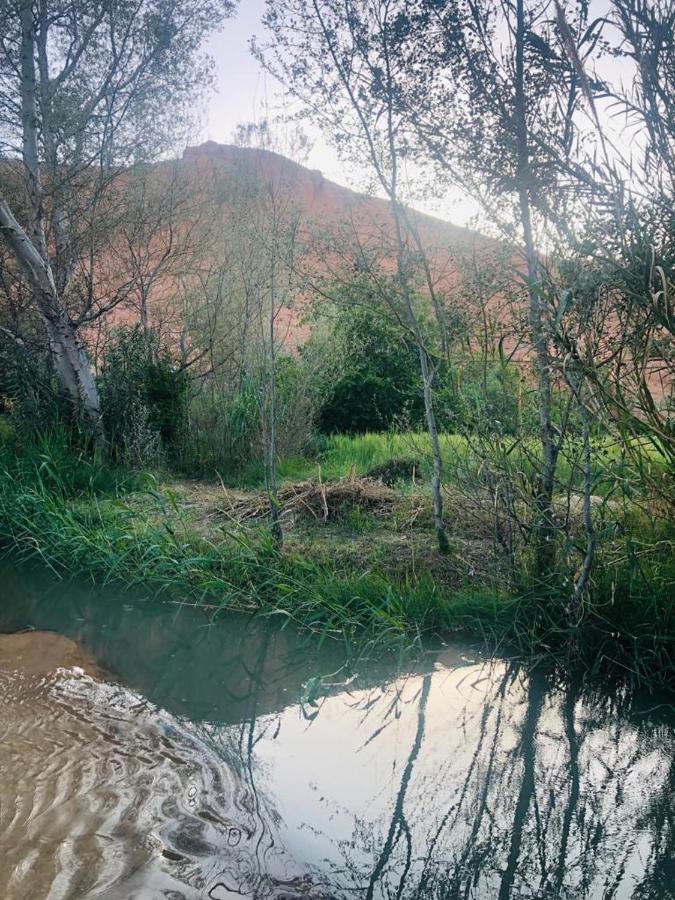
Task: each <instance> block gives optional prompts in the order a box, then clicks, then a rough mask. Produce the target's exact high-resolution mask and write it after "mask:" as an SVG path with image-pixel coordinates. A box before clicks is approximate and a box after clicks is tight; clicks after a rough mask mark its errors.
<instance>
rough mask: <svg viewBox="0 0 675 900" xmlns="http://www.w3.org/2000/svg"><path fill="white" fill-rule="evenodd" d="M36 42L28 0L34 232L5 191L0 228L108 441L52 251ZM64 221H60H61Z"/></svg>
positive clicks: (26, 150) (83, 405)
mask: <svg viewBox="0 0 675 900" xmlns="http://www.w3.org/2000/svg"><path fill="white" fill-rule="evenodd" d="M46 39H47V36H46V34H42V35H41V40H42V41H43V42H44V43H45V46H46ZM35 45H36V41H35V22H34V18H33V4H32V3H31V2H30V0H24V2H23V4H22V7H21V123H22V155H23V163H24V173H25V185H26V200H27V208H28V233H26V232H25V231H24V230H23V228H21V226H20V225H19V223H18V222H17V220H16V218H15V217H14V214H13V213H12V211H11V209H10V207H9V205H8V204H7V203H6V202H5V200H4V199H3V198H2V196H0V230H1V231H2V233H3V235H4V237H5V240H6V241H7V244H8V245H9V247H10V249H11V250H12V253H13V254H14V256H15V258H16V261H17V263H18V265H19V266H20V268H21V269H22V271H23V272H24V274H25V276H26V278H27V280H28V282H29V284H30V286H31V288H32V290H33V294H34V296H35V301H36V305H37V308H38V311H39V313H40V316H41V317H42V321H43V322H44V325H45V330H46V332H47V338H48V341H49V348H50V352H51V356H52V361H53V365H54V371H55V372H56V376H57V378H58V380H59V382H60V383H61V386H62V388H63V390H64V392H65V393H66V394H67V395H68V397H69V398H70V399H71V400H72V401H73V403H74V405H75V406H76V408H77V409H78V410H81V411H82V412H83V413H84V415H85V420H86V422H87V424H88V426H89V428H90V430H91V434H92V437H93V439H94V441H95V442H96V443H97V444H99V445H102V444H103V443H104V434H103V426H102V422H101V410H100V401H99V395H98V388H97V386H96V381H95V379H94V374H93V372H92V370H91V366H90V365H89V361H88V359H87V355H86V353H85V350H84V347H83V346H82V342H81V341H80V339H79V337H78V334H77V330H76V328H75V326H74V325H73V323H72V322H71V321H70V318H69V316H68V314H67V311H66V309H65V307H64V306H63V303H62V301H61V296H60V293H59V290H58V288H57V285H56V282H55V279H54V274H53V271H52V267H51V265H50V262H49V255H48V252H47V240H46V237H45V227H44V198H43V192H42V185H41V181H40V163H39V154H38V106H37V89H36V73H35ZM45 77H47V75H46V74H45ZM43 89H44V91H45V92H46V93H48V92H49V85H48V84H45V85H44V88H43ZM43 128H44V123H43ZM47 130H49V129H47ZM43 138H44V142H45V145H46V146H51V143H52V142H51V140H50V135H49V134H46V135H45V134H43ZM62 224H63V223H62V222H61V221H60V220H59V225H62ZM57 249H58V247H57Z"/></svg>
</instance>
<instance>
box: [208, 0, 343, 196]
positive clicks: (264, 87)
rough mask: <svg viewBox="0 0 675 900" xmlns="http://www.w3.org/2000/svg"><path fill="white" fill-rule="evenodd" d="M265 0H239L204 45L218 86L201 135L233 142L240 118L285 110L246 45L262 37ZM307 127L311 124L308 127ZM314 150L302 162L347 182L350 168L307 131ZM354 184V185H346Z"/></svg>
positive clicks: (280, 95)
mask: <svg viewBox="0 0 675 900" xmlns="http://www.w3.org/2000/svg"><path fill="white" fill-rule="evenodd" d="M264 7H265V2H264V0H240V4H239V9H238V12H237V14H236V17H235V18H233V19H230V20H229V21H228V22H227V23H226V24H225V27H224V28H223V29H222V31H220V32H218V33H216V34H214V35H213V36H212V37H211V39H210V40H209V41H208V43H207V45H206V50H207V52H208V53H209V55H210V56H211V57H212V58H213V60H214V62H215V64H216V91H215V93H214V94H213V95H212V96H211V97H210V99H209V100H208V103H207V108H206V120H205V122H204V127H203V139H204V140H212V141H218V142H219V143H221V144H228V143H232V139H233V135H234V131H235V129H236V127H237V125H239V124H240V123H244V122H255V121H260V120H261V119H264V118H265V117H266V110H269V112H270V114H271V117H272V118H273V117H275V116H276V115H279V114H281V113H283V108H284V103H283V92H282V91H281V88H280V86H279V84H278V83H277V82H276V80H275V79H274V78H272V77H271V76H270V75H268V74H267V73H266V72H264V71H263V69H262V68H261V66H260V65H259V63H258V62H257V61H256V60H255V59H254V58H253V56H252V55H251V52H250V50H249V41H250V39H251V37H252V36H253V35H257V36H258V37H262V36H263V34H264V29H263V27H262V25H261V18H262V14H263V10H264ZM306 130H307V131H308V132H309V131H311V130H312V129H310V128H309V126H308V127H306ZM311 139H312V150H311V152H310V156H309V158H308V160H307V162H306V165H307V166H308V167H309V168H312V169H320V170H321V171H322V172H323V174H324V175H325V176H326V177H327V178H331V179H333V180H334V181H339V182H340V183H342V184H348V181H349V172H347V171H345V168H344V166H343V165H342V164H341V162H340V160H339V159H338V158H337V156H336V154H335V152H334V151H333V150H332V149H331V148H330V147H328V146H327V145H326V143H325V142H324V141H323V140H322V139H321V136H320V135H319V134H317V133H315V132H312V134H311ZM349 186H350V187H351V186H354V187H357V186H358V185H349Z"/></svg>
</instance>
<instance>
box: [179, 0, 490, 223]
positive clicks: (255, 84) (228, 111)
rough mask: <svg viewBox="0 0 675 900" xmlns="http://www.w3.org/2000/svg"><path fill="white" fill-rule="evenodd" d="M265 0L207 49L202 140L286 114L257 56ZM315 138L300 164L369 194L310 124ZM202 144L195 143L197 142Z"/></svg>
mask: <svg viewBox="0 0 675 900" xmlns="http://www.w3.org/2000/svg"><path fill="white" fill-rule="evenodd" d="M264 7H265V2H264V0H240V4H239V9H238V12H237V15H236V16H235V18H234V19H231V20H230V21H229V22H227V23H226V25H225V27H224V28H223V30H222V31H221V32H219V33H218V34H215V35H214V36H213V37H212V38H211V40H210V41H209V42H208V44H207V51H208V52H209V54H210V55H211V56H212V57H213V59H214V61H215V64H216V92H215V93H214V94H213V95H212V96H211V97H210V98H209V100H208V102H207V107H206V115H205V121H204V125H203V128H202V134H201V136H200V139H201V140H212V141H218V142H219V143H221V144H229V143H232V140H233V136H234V131H235V129H236V127H237V125H239V124H240V123H243V122H254V121H260V120H261V119H263V118H265V116H266V112H265V111H266V109H269V111H270V118H274V117H275V116H277V115H279V114H281V113H282V112H283V95H282V91H281V89H280V86H279V85H278V83H277V82H276V81H275V80H274V79H273V78H271V77H270V76H269V75H268V74H267V73H265V72H264V71H262V69H261V67H260V66H259V64H258V63H257V62H256V60H255V59H254V58H253V56H252V55H251V52H250V50H249V41H250V39H251V37H252V35H257V36H258V37H262V36H263V34H264V29H263V27H262V25H261V18H262V14H263V10H264ZM304 130H306V131H307V133H308V135H309V136H310V138H311V139H312V142H313V143H312V150H311V152H310V155H309V158H308V159H307V160H306V161H305V160H299V161H301V162H303V163H304V164H305V165H307V166H308V167H309V168H311V169H319V170H320V171H321V172H322V173H323V174H324V175H325V176H326V178H330V179H331V180H333V181H337V182H338V184H344V185H347V186H348V187H351V188H353V189H354V190H363V188H364V184H365V183H366V178H364V177H363V173H359V172H355V171H353V169H351V168H350V167H349V166H348V165H345V164H343V163H342V162H341V161H340V159H339V158H338V157H337V155H336V153H335V152H334V150H333V149H332V148H331V147H330V146H328V145H327V144H326V142H325V141H323V140H322V138H321V135H320V134H318V133H317V132H316V131H315V130H314V129H312V128H311V127H310V126H309V125H308V126H306V127H305V129H304ZM197 142H198V140H195V143H197ZM420 206H421V208H422V209H424V211H426V212H429V213H432V214H435V215H439V216H442V217H443V218H445V219H448V220H449V221H452V222H453V223H455V224H456V225H465V224H467V222H468V221H469V219H470V217H471V215H472V213H473V212H474V210H475V208H474V206H473V204H471V203H468V202H466V201H463V200H459V199H458V198H455V199H453V200H452V201H449V200H447V199H443V200H436V201H428V202H426V203H424V204H421V205H420Z"/></svg>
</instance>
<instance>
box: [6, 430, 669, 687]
mask: <svg viewBox="0 0 675 900" xmlns="http://www.w3.org/2000/svg"><path fill="white" fill-rule="evenodd" d="M416 440H417V439H416V438H415V436H408V435H364V436H362V437H358V438H346V437H334V438H330V439H329V440H327V442H326V444H325V447H324V448H323V449H322V453H321V457H320V460H319V461H318V462H317V461H316V460H315V461H306V460H291V461H287V463H288V465H287V468H286V469H284V470H283V471H284V477H287V478H290V477H292V478H294V479H296V480H298V479H302V478H307V477H312V476H314V477H316V473H317V468H318V465H320V466H321V477H322V478H323V479H324V480H330V479H332V478H338V477H341V476H343V475H347V474H349V473H350V472H351V471H354V472H355V474H357V475H358V474H364V473H365V472H367V471H369V470H370V469H371V468H372V467H373V466H376V465H380V464H382V463H384V462H386V461H387V460H388V459H391V458H398V457H410V456H411V455H415V450H416V449H417V450H419V449H420V447H421V446H422V448H423V443H424V442H423V441H421V439H420V442H421V443H416ZM443 445H444V450H445V452H447V453H448V456H449V457H450V456H451V455H452V454H455V456H457V455H459V456H460V457H463V458H464V460H467V459H468V448H467V447H466V445H465V444H463V443H462V442H461V441H460V440H459V439H457V438H454V437H445V438H444V442H443ZM251 477H253V476H251ZM254 483H255V482H254ZM191 515H192V514H191V513H190V511H189V509H188V507H186V506H185V505H184V504H183V502H182V500H181V498H180V496H179V495H177V494H176V493H175V492H172V491H171V490H169V489H167V488H166V487H165V488H162V486H161V482H160V481H158V480H157V479H156V478H155V477H153V476H150V475H144V474H135V473H129V472H125V471H122V470H119V469H115V468H111V467H109V466H107V465H104V464H103V463H102V462H101V460H100V459H97V458H96V457H93V458H91V457H89V456H87V455H85V454H78V453H74V452H73V450H72V448H70V447H69V445H68V442H67V440H66V438H65V437H64V436H59V435H56V436H54V435H52V436H50V437H43V438H42V439H40V440H38V441H36V442H35V443H32V444H29V445H24V446H21V445H20V444H17V443H16V442H15V441H13V440H12V439H11V438H10V439H8V440H4V441H0V546H2V547H3V548H4V549H5V551H6V552H7V553H11V554H12V556H13V557H14V558H16V559H18V560H20V561H23V562H35V561H39V562H40V563H41V564H42V565H45V566H47V567H49V568H50V569H51V570H52V571H53V572H54V573H55V575H56V576H58V577H70V576H76V577H79V578H87V579H90V580H91V581H93V582H96V583H108V582H113V583H116V584H119V585H121V586H123V587H129V588H134V587H138V586H141V587H143V588H144V589H145V590H147V589H151V590H153V591H155V592H157V593H159V594H162V593H164V594H171V595H178V596H180V597H181V598H183V599H189V600H192V601H194V602H203V601H208V602H209V603H217V604H221V605H222V606H223V607H225V608H229V609H235V610H259V611H262V612H265V613H267V614H271V615H275V616H279V617H280V621H285V620H292V621H294V622H295V623H297V624H298V625H300V626H302V627H304V628H307V629H310V630H312V631H314V632H317V633H320V634H321V635H324V636H326V635H331V636H340V637H346V638H347V639H348V640H349V641H351V642H353V643H355V644H358V645H364V644H367V645H368V646H369V647H372V646H373V645H377V646H378V647H381V648H384V647H387V646H392V644H394V643H396V642H400V641H401V640H403V641H406V642H415V641H417V640H418V639H420V638H421V637H423V636H425V635H431V634H440V635H444V634H448V633H449V632H452V631H463V632H468V633H471V634H475V635H479V636H481V637H482V638H484V639H485V640H487V641H488V642H489V643H490V645H491V646H493V647H494V646H498V645H503V644H504V643H508V644H511V645H513V646H516V647H518V648H520V650H521V651H522V652H525V653H528V654H530V655H533V656H539V655H540V656H543V657H547V658H548V659H553V658H555V657H558V658H560V659H562V660H564V661H566V662H565V664H568V663H569V655H568V654H569V650H570V648H572V649H573V660H574V663H575V664H580V663H581V662H582V661H584V662H585V663H586V664H587V665H588V666H589V667H591V668H597V669H606V668H608V667H611V668H614V669H615V670H616V669H619V670H621V669H626V670H628V671H631V672H632V673H633V674H634V675H636V676H637V677H639V678H640V679H642V680H643V681H645V682H648V683H654V684H655V683H662V682H666V683H667V682H668V681H669V680H670V679H673V678H675V594H674V592H673V590H672V588H673V585H674V584H675V561H674V560H673V556H672V547H673V541H672V531H669V530H668V526H666V525H664V524H663V523H661V524H659V525H658V527H657V525H656V524H654V523H651V522H649V520H647V519H645V518H644V516H642V517H641V516H640V515H639V514H638V513H637V512H633V513H632V516H633V519H630V518H628V519H626V521H625V524H624V526H623V527H626V528H629V531H627V532H626V533H625V534H619V535H618V536H613V537H612V538H611V540H610V541H608V544H607V547H608V548H609V549H607V550H603V554H604V555H603V556H602V557H601V560H600V564H599V566H598V568H597V574H596V578H595V581H594V586H593V590H592V592H591V595H590V596H589V598H588V600H587V602H586V606H585V608H584V611H583V617H582V618H581V619H580V620H579V621H578V622H577V623H573V622H570V618H569V614H568V611H567V608H566V602H567V600H566V597H567V590H566V589H565V586H564V584H560V585H559V586H557V587H556V589H553V590H552V589H548V590H547V592H543V590H542V589H541V588H538V587H537V586H536V585H532V584H530V585H529V586H527V585H526V584H525V583H523V587H522V589H520V590H518V591H515V592H513V594H511V595H509V594H508V593H507V592H506V590H505V589H504V587H503V586H502V585H501V583H500V581H499V579H498V577H497V576H495V578H494V579H493V581H492V583H486V582H475V583H462V584H458V585H457V584H456V585H453V586H452V587H450V586H449V585H448V584H446V583H444V582H443V580H442V578H440V577H438V576H437V575H433V576H432V573H431V571H430V569H429V568H428V567H427V566H426V565H425V564H424V561H423V560H421V561H420V565H419V567H418V569H417V571H416V573H415V576H414V577H413V576H411V575H410V574H409V573H407V574H401V573H398V572H396V571H395V570H393V569H388V568H387V567H386V565H385V563H384V562H383V561H382V560H380V559H379V557H378V551H379V550H381V549H383V548H384V546H385V544H384V542H380V540H379V535H383V536H386V532H387V530H389V531H391V529H392V527H393V526H392V523H388V522H386V521H385V522H383V521H381V520H379V519H378V521H377V522H375V521H374V520H373V519H372V518H371V517H370V516H369V515H368V514H366V513H364V512H363V511H361V510H360V509H356V510H351V511H350V512H349V513H348V514H347V515H346V517H345V518H344V521H342V522H341V524H340V525H339V527H336V529H335V530H333V531H332V532H331V531H329V530H324V531H323V532H321V533H322V535H324V538H323V539H322V540H323V548H324V549H323V551H322V552H315V551H314V549H313V547H314V545H313V544H312V543H311V542H307V543H303V541H302V535H300V536H299V538H298V541H299V543H297V544H294V543H293V541H289V542H288V543H287V549H286V550H285V551H284V552H283V553H280V552H278V550H277V549H276V548H275V547H274V545H273V543H272V542H271V540H270V538H269V536H268V534H267V531H266V529H265V527H264V525H259V526H256V527H252V528H248V529H245V530H244V529H242V528H240V527H237V526H236V525H235V524H234V523H231V522H230V521H229V520H227V519H224V520H221V523H220V524H217V522H211V524H209V526H208V529H207V530H205V529H204V528H201V527H198V524H199V523H197V522H196V520H195V519H194V518H192V517H191ZM308 527H313V526H311V524H310V526H308ZM659 528H660V529H661V531H659V530H658V529H659ZM348 533H352V534H353V535H356V536H357V537H358V536H359V535H361V536H365V538H363V537H362V539H364V540H366V541H367V542H368V543H369V545H371V546H372V551H373V552H372V554H371V557H370V560H369V562H368V564H367V566H365V565H364V561H363V558H360V559H359V560H358V561H357V562H348V563H346V564H342V563H341V561H340V558H341V548H342V546H343V545H344V542H345V540H347V539H348V537H349V534H348ZM427 543H428V544H429V546H433V541H432V539H431V538H429V541H428V542H427ZM458 552H460V553H461V547H460V550H459V551H458Z"/></svg>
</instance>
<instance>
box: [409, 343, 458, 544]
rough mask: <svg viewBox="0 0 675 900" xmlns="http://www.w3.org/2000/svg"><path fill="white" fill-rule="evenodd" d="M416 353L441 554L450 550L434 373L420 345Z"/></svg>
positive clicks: (435, 522)
mask: <svg viewBox="0 0 675 900" xmlns="http://www.w3.org/2000/svg"><path fill="white" fill-rule="evenodd" d="M417 349H418V353H419V358H420V369H421V371H422V384H423V389H424V413H425V417H426V420H427V431H428V432H429V440H430V442H431V455H432V458H433V474H432V476H431V502H432V505H433V510H434V530H435V531H436V539H437V541H438V549H439V550H440V552H441V553H447V552H448V551H449V549H450V544H449V543H448V535H447V532H446V530H445V521H444V518H443V494H442V479H443V461H442V458H441V444H440V441H439V439H438V427H437V425H436V415H435V412H434V403H433V390H432V389H433V378H434V373H433V372H432V371H431V370H430V368H429V359H428V357H427V352H426V350H425V349H424V347H422V346H421V345H418V348H417Z"/></svg>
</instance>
